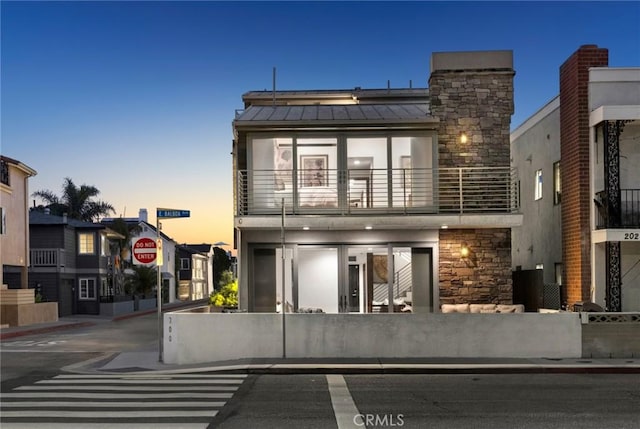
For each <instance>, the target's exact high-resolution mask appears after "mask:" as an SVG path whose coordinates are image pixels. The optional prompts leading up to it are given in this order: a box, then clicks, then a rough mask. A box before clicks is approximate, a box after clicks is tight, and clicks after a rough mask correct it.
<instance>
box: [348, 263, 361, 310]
mask: <svg viewBox="0 0 640 429" xmlns="http://www.w3.org/2000/svg"><path fill="white" fill-rule="evenodd" d="M348 283H349V290H348V291H347V300H348V303H349V308H348V311H349V313H359V312H360V266H359V265H349V282H348Z"/></svg>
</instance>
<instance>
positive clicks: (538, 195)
mask: <svg viewBox="0 0 640 429" xmlns="http://www.w3.org/2000/svg"><path fill="white" fill-rule="evenodd" d="M534 198H535V199H536V200H540V199H542V170H536V176H535V184H534Z"/></svg>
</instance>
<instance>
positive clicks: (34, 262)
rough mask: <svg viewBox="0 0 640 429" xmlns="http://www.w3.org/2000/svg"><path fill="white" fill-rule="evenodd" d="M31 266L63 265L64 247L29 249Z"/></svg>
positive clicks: (59, 266) (58, 266)
mask: <svg viewBox="0 0 640 429" xmlns="http://www.w3.org/2000/svg"><path fill="white" fill-rule="evenodd" d="M30 253H31V256H30V258H31V266H32V267H56V268H62V267H64V266H65V261H64V249H31V252H30Z"/></svg>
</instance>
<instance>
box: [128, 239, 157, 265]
mask: <svg viewBox="0 0 640 429" xmlns="http://www.w3.org/2000/svg"><path fill="white" fill-rule="evenodd" d="M155 260H156V242H155V241H154V240H152V239H150V238H146V237H143V238H139V239H137V240H136V241H135V242H134V243H133V263H134V264H136V265H148V264H152V263H154V262H155Z"/></svg>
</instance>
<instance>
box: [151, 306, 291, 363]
mask: <svg viewBox="0 0 640 429" xmlns="http://www.w3.org/2000/svg"><path fill="white" fill-rule="evenodd" d="M163 326H164V342H163V347H164V348H163V352H164V353H163V360H164V362H165V363H168V364H173V363H175V364H188V363H204V362H212V361H221V360H232V359H251V358H259V357H263V358H278V357H282V317H281V316H278V315H276V314H264V313H249V314H240V313H237V314H233V313H229V314H225V313H217V314H216V313H186V312H185V313H180V312H176V313H165V314H164V324H163Z"/></svg>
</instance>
